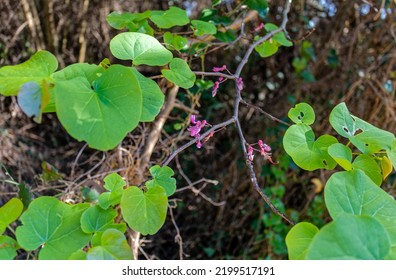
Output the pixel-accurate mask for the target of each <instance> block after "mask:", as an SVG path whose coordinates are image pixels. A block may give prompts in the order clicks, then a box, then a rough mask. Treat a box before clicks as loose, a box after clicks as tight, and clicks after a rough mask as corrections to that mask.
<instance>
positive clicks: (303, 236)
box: [286, 222, 319, 260]
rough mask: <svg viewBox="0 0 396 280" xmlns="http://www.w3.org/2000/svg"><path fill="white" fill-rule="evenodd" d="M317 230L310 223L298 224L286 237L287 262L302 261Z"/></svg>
mask: <svg viewBox="0 0 396 280" xmlns="http://www.w3.org/2000/svg"><path fill="white" fill-rule="evenodd" d="M318 232H319V229H318V228H317V227H316V226H315V225H313V224H311V223H306V222H302V223H298V224H296V225H295V226H293V227H292V229H291V230H290V231H289V233H288V234H287V236H286V246H287V251H288V253H289V260H304V259H305V256H306V254H307V250H308V247H309V245H310V244H311V241H312V239H313V238H314V236H315V235H316V234H317V233H318Z"/></svg>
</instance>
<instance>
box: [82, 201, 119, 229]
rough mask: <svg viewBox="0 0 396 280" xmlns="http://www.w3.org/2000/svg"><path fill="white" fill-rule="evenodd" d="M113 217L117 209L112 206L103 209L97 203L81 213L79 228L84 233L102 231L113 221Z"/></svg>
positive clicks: (115, 215)
mask: <svg viewBox="0 0 396 280" xmlns="http://www.w3.org/2000/svg"><path fill="white" fill-rule="evenodd" d="M115 217H117V211H116V210H114V209H112V208H108V209H106V210H105V209H103V208H101V207H100V206H99V205H95V206H92V207H90V208H88V209H87V210H85V212H84V213H83V214H82V215H81V229H82V230H83V231H84V232H85V233H94V232H98V231H104V229H106V228H108V227H109V226H110V225H111V224H113V223H114V218H115Z"/></svg>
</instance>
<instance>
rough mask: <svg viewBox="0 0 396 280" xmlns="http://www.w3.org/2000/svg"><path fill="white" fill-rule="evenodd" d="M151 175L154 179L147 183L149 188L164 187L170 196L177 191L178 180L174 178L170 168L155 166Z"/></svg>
mask: <svg viewBox="0 0 396 280" xmlns="http://www.w3.org/2000/svg"><path fill="white" fill-rule="evenodd" d="M150 174H151V176H153V179H152V180H150V181H148V182H147V183H146V186H147V188H155V187H157V186H160V187H163V188H164V189H165V191H166V194H167V195H168V196H171V195H172V194H174V193H175V191H176V179H175V178H172V176H173V175H174V172H173V170H172V168H170V167H169V166H163V167H160V166H159V165H155V166H153V167H151V168H150Z"/></svg>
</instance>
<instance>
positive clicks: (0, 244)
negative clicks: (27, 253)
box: [0, 235, 19, 260]
mask: <svg viewBox="0 0 396 280" xmlns="http://www.w3.org/2000/svg"><path fill="white" fill-rule="evenodd" d="M18 249H19V246H18V243H17V242H16V241H15V240H14V239H13V238H11V237H9V236H4V235H0V260H13V259H14V258H15V257H16V256H17V250H18Z"/></svg>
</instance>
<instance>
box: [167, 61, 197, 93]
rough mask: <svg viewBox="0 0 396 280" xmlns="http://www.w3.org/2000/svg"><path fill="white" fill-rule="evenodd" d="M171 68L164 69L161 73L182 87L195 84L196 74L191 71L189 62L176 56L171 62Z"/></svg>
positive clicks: (189, 86)
mask: <svg viewBox="0 0 396 280" xmlns="http://www.w3.org/2000/svg"><path fill="white" fill-rule="evenodd" d="M169 68H170V69H164V70H162V71H161V73H162V74H163V75H164V77H165V78H166V79H167V80H169V81H171V82H172V83H174V84H176V85H178V86H179V87H181V88H186V89H188V88H191V87H192V86H194V83H195V79H196V76H195V74H194V72H192V71H191V69H190V67H189V66H188V64H187V62H185V61H184V60H183V59H180V58H174V59H172V61H171V62H170V63H169Z"/></svg>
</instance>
